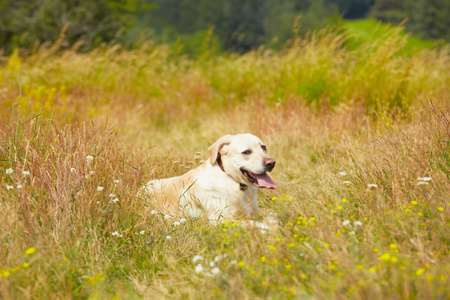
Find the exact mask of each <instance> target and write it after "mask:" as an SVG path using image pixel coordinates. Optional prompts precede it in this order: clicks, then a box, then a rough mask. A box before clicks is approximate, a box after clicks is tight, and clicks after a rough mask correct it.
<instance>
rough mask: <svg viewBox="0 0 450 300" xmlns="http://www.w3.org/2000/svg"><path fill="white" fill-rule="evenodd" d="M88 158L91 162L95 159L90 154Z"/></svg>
mask: <svg viewBox="0 0 450 300" xmlns="http://www.w3.org/2000/svg"><path fill="white" fill-rule="evenodd" d="M86 160H87V161H88V162H91V161H93V160H94V158H93V157H92V156H90V155H88V156H86Z"/></svg>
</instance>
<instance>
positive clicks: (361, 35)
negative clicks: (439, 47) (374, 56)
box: [343, 19, 437, 54]
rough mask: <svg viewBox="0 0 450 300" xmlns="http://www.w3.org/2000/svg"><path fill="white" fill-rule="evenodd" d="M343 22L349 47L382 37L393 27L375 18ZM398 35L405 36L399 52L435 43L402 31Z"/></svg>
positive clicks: (424, 47)
mask: <svg viewBox="0 0 450 300" xmlns="http://www.w3.org/2000/svg"><path fill="white" fill-rule="evenodd" d="M343 23H344V27H345V29H346V30H347V31H348V33H349V34H350V36H351V38H350V39H349V41H348V44H347V45H348V46H349V47H350V48H351V49H356V48H357V47H359V46H361V45H363V44H365V43H370V42H372V41H374V40H376V39H384V38H386V34H389V32H392V30H394V29H395V27H392V26H391V25H390V24H386V23H381V22H378V21H377V20H375V19H359V20H345V21H344V22H343ZM399 36H400V37H405V45H404V49H403V50H402V51H401V53H402V52H404V53H407V54H414V53H416V52H418V51H420V50H424V49H432V48H433V47H435V46H436V43H437V42H435V41H428V40H423V39H421V38H419V37H416V36H414V35H406V34H405V33H404V32H401V33H400V34H399Z"/></svg>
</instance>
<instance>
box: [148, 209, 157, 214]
mask: <svg viewBox="0 0 450 300" xmlns="http://www.w3.org/2000/svg"><path fill="white" fill-rule="evenodd" d="M157 213H158V212H157V211H156V210H154V209H153V210H152V211H151V212H150V214H151V215H156V214H157Z"/></svg>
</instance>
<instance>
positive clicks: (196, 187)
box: [144, 133, 277, 222]
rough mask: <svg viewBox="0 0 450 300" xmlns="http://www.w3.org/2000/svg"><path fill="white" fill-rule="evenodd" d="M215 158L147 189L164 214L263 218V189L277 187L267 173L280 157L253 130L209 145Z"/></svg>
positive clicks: (212, 217) (211, 155) (220, 217)
mask: <svg viewBox="0 0 450 300" xmlns="http://www.w3.org/2000/svg"><path fill="white" fill-rule="evenodd" d="M208 151H209V155H210V158H209V159H208V160H206V161H205V162H204V163H203V164H201V165H200V166H199V167H197V168H196V169H193V170H191V171H189V172H187V173H186V174H184V175H181V176H178V177H172V178H167V179H156V180H151V181H149V182H148V183H147V184H146V185H145V186H144V192H145V193H146V194H148V195H149V196H150V199H151V200H152V202H154V204H155V206H157V207H158V208H159V209H160V210H162V211H163V212H164V213H166V214H169V215H174V214H177V212H179V211H180V210H181V211H182V212H184V214H185V215H186V216H192V217H199V216H200V215H202V214H204V213H206V214H207V216H208V218H209V219H210V220H215V221H219V222H223V221H227V220H236V219H248V218H251V217H256V218H258V217H261V216H263V215H264V214H263V213H262V211H261V210H260V208H259V206H258V202H257V199H256V198H257V197H256V196H257V189H258V188H267V189H275V188H276V187H277V185H276V184H275V183H274V182H273V181H272V179H271V178H270V177H269V175H268V174H267V172H271V171H272V170H273V169H274V167H275V163H276V162H275V160H274V159H273V158H272V157H270V156H269V155H268V154H267V148H266V146H265V145H264V143H263V142H262V141H261V140H260V139H259V138H258V137H256V136H254V135H253V134H250V133H247V134H236V135H230V134H227V135H225V136H223V137H221V138H219V139H218V140H217V141H216V142H215V143H214V144H212V145H211V146H210V147H209V148H208Z"/></svg>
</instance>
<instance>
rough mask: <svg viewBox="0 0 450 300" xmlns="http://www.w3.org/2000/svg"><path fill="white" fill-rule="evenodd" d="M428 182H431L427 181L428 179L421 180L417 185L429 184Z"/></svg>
mask: <svg viewBox="0 0 450 300" xmlns="http://www.w3.org/2000/svg"><path fill="white" fill-rule="evenodd" d="M427 184H429V183H428V182H426V181H419V182H418V183H417V185H427Z"/></svg>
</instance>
